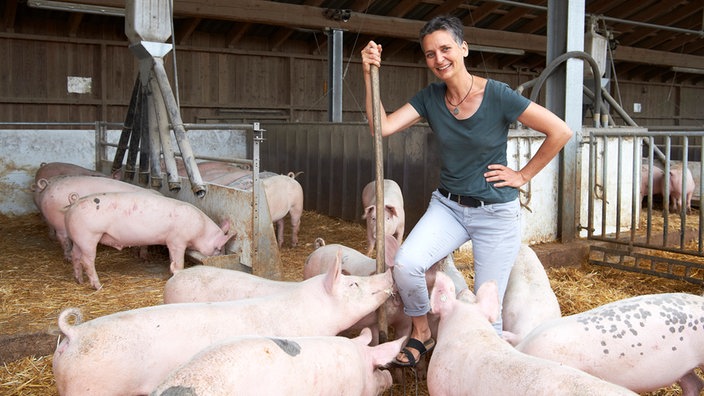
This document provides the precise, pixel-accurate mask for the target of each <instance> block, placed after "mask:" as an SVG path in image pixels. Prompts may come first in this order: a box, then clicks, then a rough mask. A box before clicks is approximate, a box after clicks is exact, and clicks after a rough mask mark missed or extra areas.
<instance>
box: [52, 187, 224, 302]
mask: <svg viewBox="0 0 704 396" xmlns="http://www.w3.org/2000/svg"><path fill="white" fill-rule="evenodd" d="M65 216H66V218H65V225H66V231H67V233H68V236H69V238H70V239H71V240H72V241H73V249H72V250H71V256H72V262H73V272H74V276H75V278H76V280H77V281H78V282H79V283H82V281H83V271H85V273H86V274H87V275H88V279H90V284H91V286H93V287H94V288H95V289H100V287H101V285H100V281H99V280H98V274H97V273H96V271H95V255H96V248H97V245H98V243H101V244H103V245H107V246H112V247H114V248H116V249H118V250H119V249H122V248H123V247H126V246H145V245H166V246H167V247H168V249H169V256H170V258H171V272H172V273H175V272H176V271H179V270H181V269H183V263H184V254H185V252H186V249H193V250H197V251H198V252H200V253H201V254H203V255H206V256H212V255H217V254H220V251H221V249H222V248H223V246H224V245H225V243H227V241H228V240H229V239H230V238H231V237H232V236H233V235H228V230H229V228H230V224H229V222H228V221H226V222H224V224H223V225H222V228H221V227H218V225H217V224H215V222H214V221H213V220H211V219H210V218H209V217H208V216H207V215H206V214H205V213H203V212H202V211H201V210H200V209H198V208H196V207H195V206H193V205H191V204H189V203H187V202H183V201H179V200H177V199H173V198H167V197H163V196H159V195H155V194H150V193H147V192H111V193H100V194H92V195H87V196H85V197H82V198H80V199H78V200H77V201H76V202H74V203H73V204H71V206H70V207H69V208H68V209H67V210H66V214H65Z"/></svg>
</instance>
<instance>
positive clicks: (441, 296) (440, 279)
mask: <svg viewBox="0 0 704 396" xmlns="http://www.w3.org/2000/svg"><path fill="white" fill-rule="evenodd" d="M454 299H455V285H454V284H453V283H452V280H451V279H450V277H449V276H447V275H445V273H443V272H439V271H438V272H437V273H436V274H435V284H434V285H433V290H432V291H431V292H430V312H432V313H434V314H438V313H439V312H440V311H442V310H443V309H444V308H445V307H446V306H447V304H448V301H451V300H454Z"/></svg>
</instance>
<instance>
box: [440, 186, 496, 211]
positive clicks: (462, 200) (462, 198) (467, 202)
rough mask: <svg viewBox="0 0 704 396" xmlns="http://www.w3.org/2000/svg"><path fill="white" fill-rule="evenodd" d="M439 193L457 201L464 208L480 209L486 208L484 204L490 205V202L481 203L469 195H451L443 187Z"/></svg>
mask: <svg viewBox="0 0 704 396" xmlns="http://www.w3.org/2000/svg"><path fill="white" fill-rule="evenodd" d="M438 192H440V194H442V195H443V196H445V197H447V198H448V199H449V200H451V201H455V202H457V203H458V204H460V205H462V206H468V207H470V208H478V207H480V206H484V204H486V203H488V202H484V201H480V200H478V199H476V198H472V197H470V196H468V195H457V194H453V193H451V192H449V191H447V190H445V189H444V188H441V187H438Z"/></svg>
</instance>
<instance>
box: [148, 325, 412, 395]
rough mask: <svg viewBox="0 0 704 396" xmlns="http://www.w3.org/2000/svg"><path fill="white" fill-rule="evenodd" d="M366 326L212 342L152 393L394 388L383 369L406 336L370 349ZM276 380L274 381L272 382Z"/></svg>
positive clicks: (368, 391) (332, 391)
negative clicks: (352, 332)
mask: <svg viewBox="0 0 704 396" xmlns="http://www.w3.org/2000/svg"><path fill="white" fill-rule="evenodd" d="M370 341H371V332H370V331H369V329H365V330H363V331H362V332H361V334H360V335H359V336H358V337H356V338H353V339H350V338H346V337H331V336H318V337H290V338H276V337H259V336H242V337H235V338H233V339H229V340H227V341H224V342H223V343H220V344H216V345H213V346H212V347H209V348H207V349H205V350H203V351H202V352H200V353H198V354H197V355H196V356H194V357H193V359H191V360H190V361H189V362H188V363H186V364H185V365H183V366H181V367H180V368H178V369H176V370H175V371H173V372H172V373H171V374H170V375H169V377H168V378H167V379H166V380H165V381H164V382H163V383H162V384H161V385H159V386H158V387H157V388H156V389H155V390H154V392H152V393H151V396H169V395H172V396H175V395H183V390H184V389H188V391H189V394H192V395H211V396H218V395H222V396H229V395H235V394H236V395H253V396H254V395H349V396H362V395H364V396H367V395H368V396H375V395H380V394H382V393H383V392H384V391H385V390H386V389H388V388H390V387H391V382H392V381H391V374H390V373H389V371H387V370H380V369H379V367H380V366H384V365H386V364H387V363H389V362H391V361H392V360H393V358H394V356H395V355H396V354H397V353H398V352H399V350H400V349H401V342H402V341H403V339H400V340H397V341H394V342H387V343H384V344H381V345H378V346H374V347H369V346H367V345H369V342H370ZM272 379H274V380H272Z"/></svg>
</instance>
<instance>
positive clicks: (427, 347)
mask: <svg viewBox="0 0 704 396" xmlns="http://www.w3.org/2000/svg"><path fill="white" fill-rule="evenodd" d="M408 348H413V349H415V350H416V351H418V352H419V355H418V360H416V358H415V357H414V356H413V353H412V352H411V351H410V350H409V349H408ZM433 348H435V340H434V339H432V338H430V339H428V341H426V342H420V340H418V339H416V338H411V339H409V340H408V342H407V343H406V346H404V347H403V349H401V353H403V354H404V355H405V356H406V359H408V361H407V362H402V361H400V360H398V359H397V358H394V360H393V361H392V363H393V364H394V365H396V366H399V367H415V366H416V364H418V361H419V360H420V359H421V358H422V357H423V355H425V354H426V353H428V352H430V351H432V350H433Z"/></svg>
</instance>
